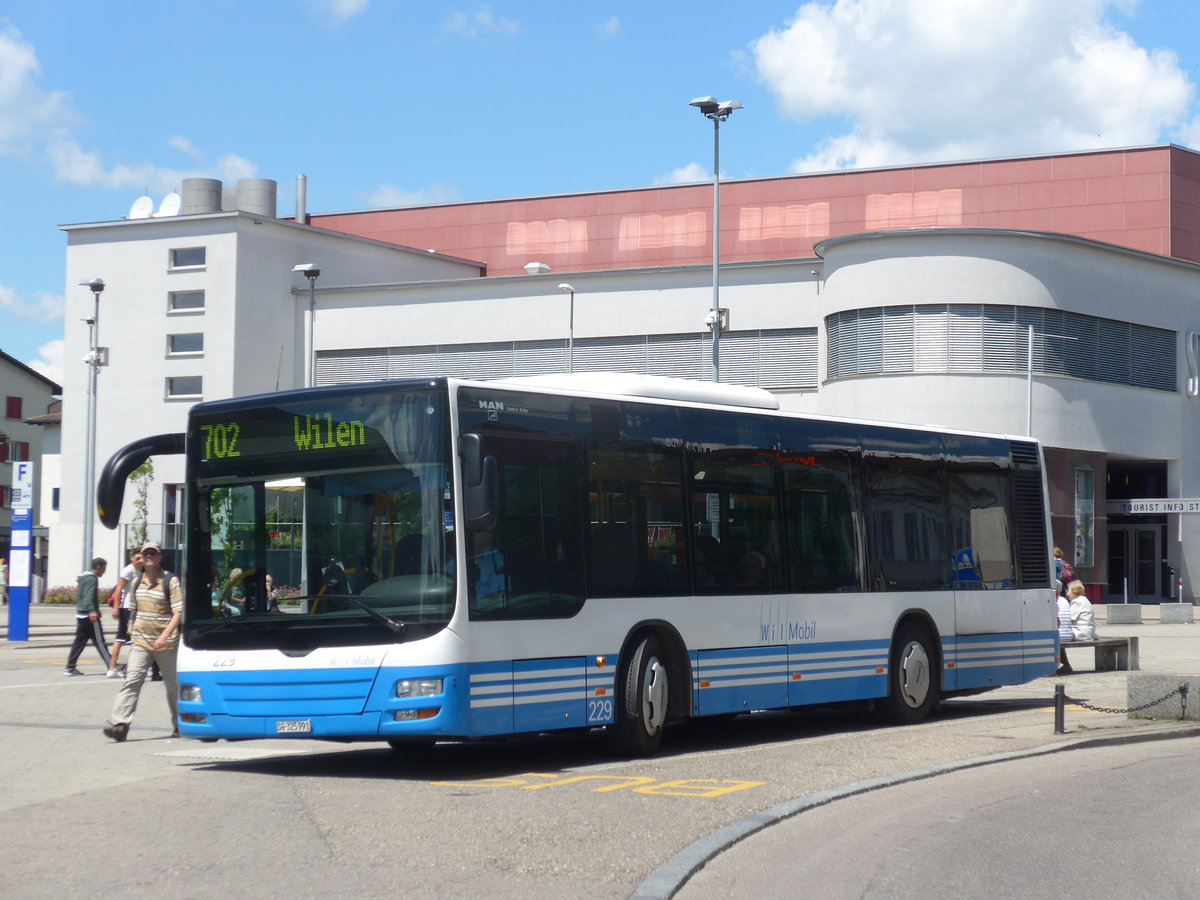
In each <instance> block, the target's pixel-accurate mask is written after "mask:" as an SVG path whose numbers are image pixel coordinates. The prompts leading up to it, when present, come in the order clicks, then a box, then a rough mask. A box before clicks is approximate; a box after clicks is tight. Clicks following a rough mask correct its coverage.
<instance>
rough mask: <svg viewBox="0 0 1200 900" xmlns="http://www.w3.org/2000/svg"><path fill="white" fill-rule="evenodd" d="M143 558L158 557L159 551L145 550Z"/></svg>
mask: <svg viewBox="0 0 1200 900" xmlns="http://www.w3.org/2000/svg"><path fill="white" fill-rule="evenodd" d="M142 556H158V551H157V550H143V551H142Z"/></svg>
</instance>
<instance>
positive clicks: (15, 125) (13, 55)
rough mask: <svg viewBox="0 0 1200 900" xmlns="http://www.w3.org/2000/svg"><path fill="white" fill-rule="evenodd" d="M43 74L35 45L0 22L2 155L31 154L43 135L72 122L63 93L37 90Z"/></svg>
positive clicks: (0, 123)
mask: <svg viewBox="0 0 1200 900" xmlns="http://www.w3.org/2000/svg"><path fill="white" fill-rule="evenodd" d="M40 71H41V67H40V66H39V65H38V61H37V53H36V52H35V51H34V49H33V45H32V44H30V43H29V42H28V41H26V40H25V38H24V37H23V36H22V34H21V33H20V32H19V31H17V30H16V29H15V28H13V27H12V26H11V25H9V24H7V23H5V22H3V21H2V20H0V153H5V154H15V153H26V152H29V151H32V150H34V149H35V147H36V143H37V140H36V138H37V136H38V135H39V134H40V133H42V132H43V131H44V130H46V129H47V128H49V127H52V126H53V125H54V124H55V123H60V122H62V121H63V120H64V119H71V118H73V113H71V111H70V105H69V103H68V102H67V95H66V94H65V93H64V92H62V91H45V90H43V89H42V88H40V87H38V86H37V84H36V79H37V76H38V74H39V73H40Z"/></svg>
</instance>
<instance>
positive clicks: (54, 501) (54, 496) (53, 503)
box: [50, 488, 62, 512]
mask: <svg viewBox="0 0 1200 900" xmlns="http://www.w3.org/2000/svg"><path fill="white" fill-rule="evenodd" d="M60 490H62V489H61V488H51V489H50V508H51V509H53V510H55V511H56V512H57V511H58V494H59V491H60Z"/></svg>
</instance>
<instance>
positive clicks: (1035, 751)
mask: <svg viewBox="0 0 1200 900" xmlns="http://www.w3.org/2000/svg"><path fill="white" fill-rule="evenodd" d="M1198 735H1200V725H1196V726H1192V727H1186V728H1178V729H1173V730H1171V731H1156V732H1153V733H1147V734H1119V735H1113V736H1112V737H1095V736H1089V737H1083V738H1078V739H1076V740H1068V741H1061V742H1059V743H1056V744H1046V745H1044V746H1041V747H1031V748H1030V749H1028V750H1014V751H1012V752H1009V753H995V754H992V755H990V756H978V757H975V758H973V759H963V760H958V761H957V762H950V763H941V764H939V765H936V766H928V767H926V768H924V769H911V770H909V771H907V772H900V773H898V774H896V775H883V776H880V777H879V778H869V779H867V780H865V781H856V782H853V783H852V784H847V785H843V786H842V787H836V788H828V789H826V790H823V791H816V792H814V793H812V794H805V795H804V796H803V797H798V798H796V799H795V800H788V801H787V802H785V803H779V804H777V805H775V806H772V807H770V808H769V809H765V810H763V811H762V812H760V813H755V814H754V815H752V816H747V817H746V818H744V819H741V820H739V821H737V822H731V823H730V824H728V825H726V826H725V827H724V828H721V829H719V830H717V831H714V832H713V833H712V834H710V835H707V836H705V837H702V838H699V839H698V840H696V841H693V842H692V843H691V844H689V845H688V846H686V847H684V848H683V849H682V850H680V851H679V852H678V853H676V854H675V855H674V856H672V857H671V858H670V859H669V860H667V861H666V862H665V863H663V864H662V865H661V866H659V867H658V868H657V869H655V870H654V871H653V872H651V873H650V875H649V876H648V877H647V878H646V880H645V881H643V882H642V884H641V885H640V886H639V887H638V889H637V890H636V891H635V892H634V893H633V894H631V895H630V898H631V900H669V898H671V897H674V896H675V894H676V893H677V892H678V891H679V889H680V888H682V887H683V886H684V885H685V884H686V883H687V881H688V879H689V878H691V877H692V876H693V875H695V874H696V873H697V872H699V871H700V870H701V869H703V868H704V867H705V865H707V864H708V863H709V862H710V861H711V860H713V859H715V858H716V857H717V856H718V855H720V854H721V853H723V852H724V851H726V850H728V849H729V848H730V847H732V846H733V845H734V844H736V843H738V842H739V841H742V840H745V839H746V838H748V837H750V836H751V835H754V834H757V833H758V832H760V831H762V830H764V829H766V828H769V827H770V826H772V825H778V824H779V823H780V822H783V821H785V820H787V819H790V818H791V817H792V816H796V815H799V814H800V813H802V812H806V811H807V810H810V809H817V808H819V807H822V806H827V805H828V804H830V803H833V802H835V801H837V800H843V799H845V798H847V797H855V796H858V795H860V794H866V793H869V792H870V791H877V790H880V789H882V788H887V787H893V786H895V785H898V784H907V783H909V782H913V781H921V780H923V779H926V778H935V777H937V776H938V775H945V774H947V773H949V772H959V771H962V770H964V769H975V768H979V767H981V766H990V765H994V764H996V763H1002V762H1010V761H1012V760H1015V759H1029V758H1032V757H1035V756H1046V755H1048V754H1050V753H1059V752H1061V751H1063V750H1082V749H1087V748H1089V747H1098V746H1102V745H1105V744H1139V743H1143V742H1147V741H1161V740H1173V739H1175V738H1185V737H1196V736H1198Z"/></svg>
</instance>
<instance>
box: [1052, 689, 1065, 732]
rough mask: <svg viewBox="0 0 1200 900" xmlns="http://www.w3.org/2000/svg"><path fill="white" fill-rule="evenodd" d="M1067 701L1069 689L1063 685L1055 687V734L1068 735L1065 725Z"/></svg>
mask: <svg viewBox="0 0 1200 900" xmlns="http://www.w3.org/2000/svg"><path fill="white" fill-rule="evenodd" d="M1066 700H1067V689H1066V688H1065V687H1063V686H1062V685H1061V684H1056V685H1055V686H1054V733H1055V734H1066V733H1067V730H1066V726H1065V725H1064V723H1063V719H1064V715H1063V712H1064V707H1065V705H1066Z"/></svg>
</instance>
